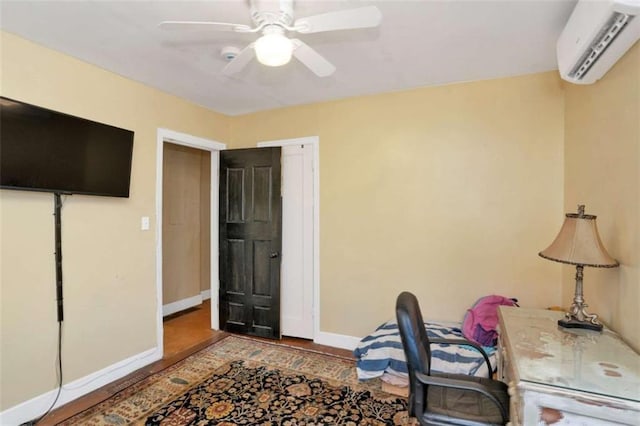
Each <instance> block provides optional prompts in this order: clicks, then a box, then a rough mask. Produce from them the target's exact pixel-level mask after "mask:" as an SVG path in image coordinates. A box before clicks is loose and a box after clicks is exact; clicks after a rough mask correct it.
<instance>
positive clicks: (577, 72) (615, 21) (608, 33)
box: [569, 13, 633, 80]
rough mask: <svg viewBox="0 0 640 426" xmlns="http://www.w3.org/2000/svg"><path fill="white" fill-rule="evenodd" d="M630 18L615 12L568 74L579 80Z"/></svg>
mask: <svg viewBox="0 0 640 426" xmlns="http://www.w3.org/2000/svg"><path fill="white" fill-rule="evenodd" d="M632 18H633V17H631V16H629V15H626V14H624V13H615V14H614V15H613V16H612V17H611V19H609V22H610V23H609V24H607V25H606V26H605V27H604V28H603V29H602V31H600V33H598V35H597V36H596V38H595V41H594V42H593V43H591V48H590V50H587V51H586V52H585V54H584V55H583V56H582V58H580V61H579V62H578V65H576V67H575V68H574V69H573V70H572V71H571V72H570V73H569V76H571V77H573V78H575V79H576V80H581V79H582V77H583V76H584V75H585V73H586V72H587V71H589V69H591V66H592V65H593V64H594V63H595V62H596V61H597V60H598V58H599V57H600V55H602V54H603V53H604V52H605V50H607V47H609V45H610V44H611V42H613V40H615V38H616V36H617V35H618V34H619V33H620V31H621V30H622V29H623V28H624V26H625V25H627V23H628V22H629V20H630V19H632Z"/></svg>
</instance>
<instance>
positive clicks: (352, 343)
mask: <svg viewBox="0 0 640 426" xmlns="http://www.w3.org/2000/svg"><path fill="white" fill-rule="evenodd" d="M360 340H361V338H360V337H354V336H346V335H344V334H336V333H328V332H326V331H321V332H320V333H318V335H317V336H315V337H314V338H313V342H314V343H318V344H320V345H326V346H333V347H334V348H341V349H349V350H350V351H352V350H354V349H355V348H356V346H358V343H360Z"/></svg>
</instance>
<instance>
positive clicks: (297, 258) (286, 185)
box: [281, 144, 313, 339]
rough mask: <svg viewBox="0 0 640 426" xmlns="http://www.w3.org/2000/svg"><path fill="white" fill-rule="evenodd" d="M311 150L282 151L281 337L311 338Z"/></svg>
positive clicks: (302, 147) (305, 147) (293, 148)
mask: <svg viewBox="0 0 640 426" xmlns="http://www.w3.org/2000/svg"><path fill="white" fill-rule="evenodd" d="M312 150H313V147H312V146H310V145H298V144H296V145H288V146H285V147H283V148H282V176H283V188H282V202H283V205H282V218H283V223H284V224H285V226H284V228H283V230H282V253H283V257H282V282H281V294H282V297H281V303H282V308H281V310H282V334H283V335H286V336H293V337H302V338H305V339H312V338H313V314H312V312H313V153H312Z"/></svg>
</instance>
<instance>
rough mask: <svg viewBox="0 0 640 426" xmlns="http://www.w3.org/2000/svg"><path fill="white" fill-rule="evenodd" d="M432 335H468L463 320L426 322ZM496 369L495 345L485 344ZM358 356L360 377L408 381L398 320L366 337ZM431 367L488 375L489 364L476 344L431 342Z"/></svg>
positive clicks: (446, 370)
mask: <svg viewBox="0 0 640 426" xmlns="http://www.w3.org/2000/svg"><path fill="white" fill-rule="evenodd" d="M424 325H425V328H426V329H427V334H428V336H429V337H433V338H445V339H447V338H448V339H464V337H463V336H462V331H461V330H460V323H454V322H435V321H429V322H425V324H424ZM483 349H484V350H485V352H486V353H487V354H488V355H489V361H490V362H491V366H492V367H493V368H492V369H493V371H495V369H496V365H497V364H496V359H495V348H493V347H485V348H483ZM353 354H354V356H355V357H356V359H357V364H356V365H357V370H358V379H360V380H367V379H372V378H374V377H382V380H385V381H387V382H389V383H391V384H393V385H400V386H402V385H406V383H407V380H408V379H407V362H406V358H405V356H404V351H403V349H402V342H401V341H400V332H399V330H398V324H397V323H396V321H395V320H392V321H388V322H386V323H384V324H382V325H381V326H380V327H378V328H377V329H376V331H374V332H373V333H372V334H370V335H369V336H367V337H365V338H363V339H362V340H361V341H360V343H359V344H358V346H357V347H356V349H355V350H354V351H353ZM431 370H432V371H434V372H439V373H456V374H467V375H474V376H481V377H487V376H488V374H487V373H488V372H487V364H486V363H485V361H484V358H483V357H482V355H481V354H480V353H479V352H478V351H477V350H476V349H474V348H473V347H471V346H465V345H445V344H432V345H431Z"/></svg>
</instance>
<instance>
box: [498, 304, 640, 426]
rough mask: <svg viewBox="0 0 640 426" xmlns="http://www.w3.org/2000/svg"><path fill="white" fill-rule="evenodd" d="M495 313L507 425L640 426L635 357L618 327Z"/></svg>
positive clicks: (504, 310) (513, 311)
mask: <svg viewBox="0 0 640 426" xmlns="http://www.w3.org/2000/svg"><path fill="white" fill-rule="evenodd" d="M498 314H499V317H500V325H499V327H500V338H499V341H498V356H499V361H498V378H500V380H503V381H504V382H505V383H507V384H508V385H509V394H510V395H511V424H512V425H527V426H528V425H545V424H553V425H565V424H566V425H569V424H571V425H607V424H623V425H640V355H638V354H637V353H636V352H634V351H633V350H632V349H631V348H630V347H629V346H628V345H627V344H625V343H624V342H623V341H622V340H621V339H620V337H619V336H618V335H617V334H616V333H614V332H613V331H611V330H608V329H605V330H604V331H603V332H602V333H599V332H594V331H590V330H578V329H562V328H559V327H558V325H557V321H558V319H560V318H561V317H562V315H563V314H562V313H561V312H554V311H547V310H540V309H525V308H515V307H506V306H501V307H500V308H499V310H498Z"/></svg>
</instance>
